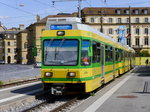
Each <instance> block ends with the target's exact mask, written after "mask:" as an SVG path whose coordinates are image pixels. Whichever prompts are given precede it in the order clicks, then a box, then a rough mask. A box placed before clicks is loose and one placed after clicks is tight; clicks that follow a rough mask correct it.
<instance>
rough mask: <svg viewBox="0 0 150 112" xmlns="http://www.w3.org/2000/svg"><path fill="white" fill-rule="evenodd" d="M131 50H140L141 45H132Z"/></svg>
mask: <svg viewBox="0 0 150 112" xmlns="http://www.w3.org/2000/svg"><path fill="white" fill-rule="evenodd" d="M132 48H134V49H142V48H143V45H133V46H132Z"/></svg>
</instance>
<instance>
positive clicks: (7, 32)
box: [0, 31, 19, 34]
mask: <svg viewBox="0 0 150 112" xmlns="http://www.w3.org/2000/svg"><path fill="white" fill-rule="evenodd" d="M18 32H19V31H1V32H0V34H17V33H18Z"/></svg>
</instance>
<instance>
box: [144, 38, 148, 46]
mask: <svg viewBox="0 0 150 112" xmlns="http://www.w3.org/2000/svg"><path fill="white" fill-rule="evenodd" d="M144 44H145V45H148V37H146V38H144Z"/></svg>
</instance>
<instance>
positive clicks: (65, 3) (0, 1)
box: [0, 0, 150, 28]
mask: <svg viewBox="0 0 150 112" xmlns="http://www.w3.org/2000/svg"><path fill="white" fill-rule="evenodd" d="M52 1H56V2H55V3H54V5H53V3H52ZM77 6H78V0H0V22H1V24H3V25H4V26H5V27H6V28H12V27H19V24H24V25H25V27H28V26H29V25H30V24H33V23H34V22H36V15H37V14H38V15H40V17H41V19H42V18H44V17H46V16H48V15H55V14H57V13H73V12H77ZM129 6H131V7H149V6H150V0H82V2H81V9H83V8H84V7H129Z"/></svg>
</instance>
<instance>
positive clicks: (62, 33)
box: [57, 31, 65, 36]
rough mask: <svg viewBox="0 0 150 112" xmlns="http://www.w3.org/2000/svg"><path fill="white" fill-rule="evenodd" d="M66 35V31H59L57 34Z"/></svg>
mask: <svg viewBox="0 0 150 112" xmlns="http://www.w3.org/2000/svg"><path fill="white" fill-rule="evenodd" d="M64 35H65V31H58V32H57V36H64Z"/></svg>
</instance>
